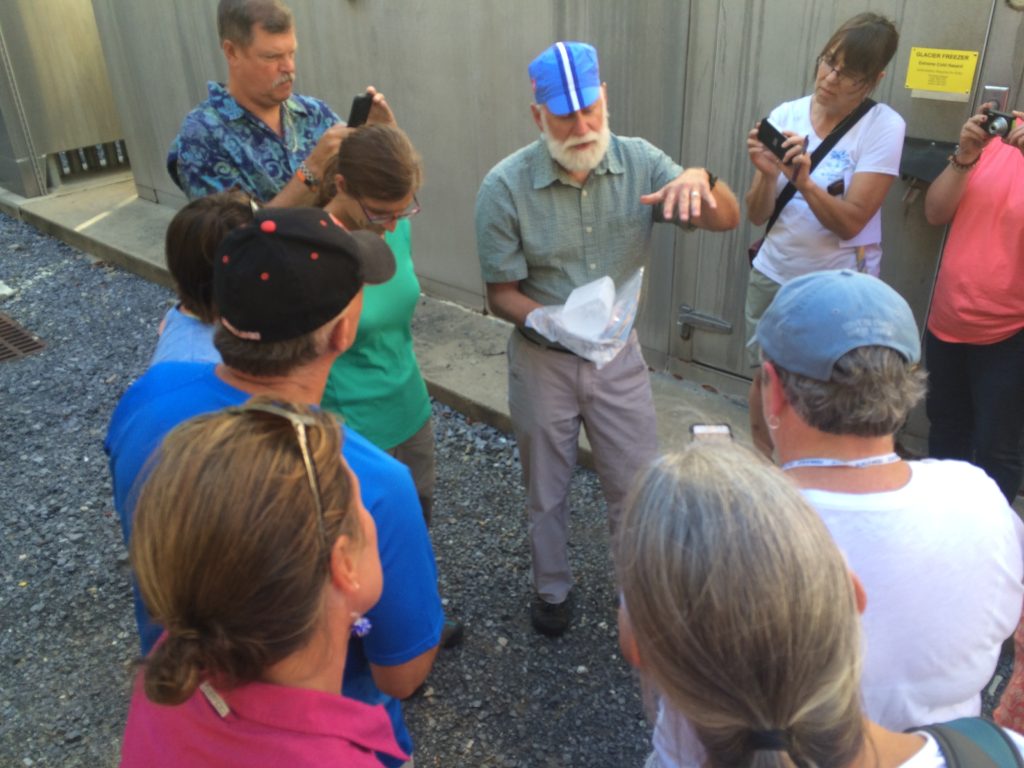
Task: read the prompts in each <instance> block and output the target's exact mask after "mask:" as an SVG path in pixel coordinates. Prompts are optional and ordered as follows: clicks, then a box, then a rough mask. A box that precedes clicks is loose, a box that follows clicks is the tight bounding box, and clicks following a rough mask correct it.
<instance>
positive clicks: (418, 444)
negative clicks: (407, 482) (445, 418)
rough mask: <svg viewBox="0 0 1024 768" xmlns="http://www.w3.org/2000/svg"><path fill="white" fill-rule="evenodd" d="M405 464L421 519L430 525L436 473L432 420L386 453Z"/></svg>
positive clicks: (429, 419)
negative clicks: (410, 476) (421, 513)
mask: <svg viewBox="0 0 1024 768" xmlns="http://www.w3.org/2000/svg"><path fill="white" fill-rule="evenodd" d="M387 453H389V454H390V455H392V456H394V457H395V458H396V459H398V460H399V461H400V462H402V463H403V464H405V466H407V467H408V468H409V471H410V472H411V473H412V481H413V482H414V483H415V484H416V495H417V496H419V497H420V505H421V506H422V507H423V519H424V520H426V521H427V525H428V526H429V525H430V518H431V513H432V511H433V507H434V483H435V481H436V479H437V472H436V467H435V463H434V420H433V419H432V418H428V419H427V421H426V423H425V424H424V425H423V426H422V427H420V428H419V429H418V430H417V431H416V432H415V434H413V435H412V436H411V437H409V438H408V439H406V440H405V441H404V442H401V443H399V444H398V445H396V446H395V447H394V448H391V449H390V450H388V451H387Z"/></svg>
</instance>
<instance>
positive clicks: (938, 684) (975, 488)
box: [654, 459, 1024, 768]
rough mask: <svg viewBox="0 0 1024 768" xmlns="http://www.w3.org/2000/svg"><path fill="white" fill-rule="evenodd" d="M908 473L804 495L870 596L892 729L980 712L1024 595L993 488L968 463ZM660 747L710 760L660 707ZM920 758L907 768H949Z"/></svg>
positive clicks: (871, 668) (873, 692) (1008, 515)
mask: <svg viewBox="0 0 1024 768" xmlns="http://www.w3.org/2000/svg"><path fill="white" fill-rule="evenodd" d="M910 468H911V473H912V474H911V479H910V482H908V483H907V485H905V486H904V487H903V488H900V489H899V490H896V491H890V492H887V493H872V494H851V493H832V492H829V491H816V490H805V491H804V496H805V498H806V499H807V501H808V502H810V504H811V505H812V506H813V507H814V508H815V509H816V510H817V511H818V513H819V514H820V515H821V517H822V519H823V520H824V521H825V524H826V525H827V526H828V528H829V530H830V531H831V533H832V536H833V538H834V539H835V540H836V543H837V544H838V545H839V548H840V549H841V550H842V551H843V553H844V554H845V555H846V559H847V561H848V562H849V564H850V568H851V569H852V570H853V571H854V573H856V574H857V576H858V578H859V579H860V580H861V583H863V585H864V589H865V591H866V592H867V609H866V610H865V612H864V615H863V616H862V617H861V626H862V628H863V630H862V631H863V635H864V641H865V651H864V669H863V673H862V678H861V692H862V695H863V700H864V713H865V715H867V717H868V718H870V719H871V720H874V721H875V722H877V723H878V724H879V725H881V726H882V727H884V728H888V729H890V730H893V731H903V730H906V729H907V728H912V727H915V726H921V725H929V724H931V723H941V722H945V721H947V720H954V719H956V718H958V717H968V716H972V715H977V714H979V713H980V711H981V696H980V693H981V689H982V688H983V687H984V686H985V684H986V683H987V682H988V681H989V680H990V679H991V677H992V673H993V672H994V671H995V667H996V663H997V662H998V660H999V652H1000V647H1001V645H1002V642H1003V640H1005V639H1006V638H1007V637H1009V636H1010V635H1011V634H1013V631H1014V629H1015V628H1016V626H1017V623H1018V621H1019V620H1020V618H1021V604H1022V600H1024V586H1022V579H1024V554H1022V553H1024V525H1022V524H1021V521H1020V519H1019V518H1018V517H1017V515H1016V514H1015V513H1014V512H1013V510H1012V509H1010V507H1009V506H1008V505H1007V503H1006V499H1005V497H1004V496H1003V495H1002V493H1000V491H999V488H998V487H997V486H996V484H995V483H994V482H993V481H992V480H991V479H990V478H989V477H988V475H986V474H985V473H984V472H983V471H982V470H980V469H978V468H977V467H975V466H973V465H971V464H967V463H966V462H962V461H936V460H932V459H926V460H924V461H914V462H910ZM654 750H655V752H656V753H657V754H658V757H659V759H660V760H661V762H662V764H663V765H664V766H666V768H672V766H679V767H680V768H683V767H685V766H691V765H693V766H699V765H700V764H701V762H702V760H703V757H704V750H703V748H702V747H701V746H700V744H699V743H698V742H697V739H696V736H695V735H694V733H693V729H692V726H691V725H690V723H689V722H688V721H687V720H686V719H685V718H683V717H682V716H680V715H679V714H678V713H677V712H675V711H674V710H671V709H668V708H665V707H661V708H659V712H658V720H657V723H656V724H655V728H654ZM919 759H923V758H921V755H920V754H919V755H917V756H915V757H914V759H913V760H911V761H909V762H908V763H906V765H907V767H908V768H910V767H911V766H912V767H913V768H924V766H931V765H936V766H940V765H944V763H942V762H937V763H935V762H931V763H929V762H920V763H918V762H916V761H918V760H919Z"/></svg>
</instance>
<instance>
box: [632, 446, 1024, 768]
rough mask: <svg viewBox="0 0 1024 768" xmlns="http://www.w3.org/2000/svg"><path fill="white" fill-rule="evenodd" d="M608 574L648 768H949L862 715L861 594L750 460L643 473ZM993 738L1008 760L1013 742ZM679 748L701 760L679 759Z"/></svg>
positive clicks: (803, 513) (789, 493) (801, 511)
mask: <svg viewBox="0 0 1024 768" xmlns="http://www.w3.org/2000/svg"><path fill="white" fill-rule="evenodd" d="M615 562H616V567H617V575H618V578H619V582H620V584H621V585H622V600H621V602H620V609H619V631H620V644H621V646H622V650H623V654H624V656H625V657H626V658H627V659H628V660H629V661H630V662H631V663H632V664H633V665H634V666H636V667H637V668H638V669H639V671H640V674H641V676H642V678H643V680H644V681H645V683H646V684H647V685H648V686H649V687H650V688H651V689H653V691H652V692H653V693H655V695H657V696H658V697H660V702H661V706H662V715H663V716H662V718H661V725H662V732H661V735H662V737H663V738H662V739H661V740H660V742H659V740H658V739H657V738H656V751H655V753H653V754H652V755H651V757H650V758H649V759H648V762H647V766H648V768H660V767H661V766H675V765H678V766H685V767H686V768H697V766H700V767H701V768H717V767H718V766H730V767H731V766H753V767H756V768H768V767H769V766H778V767H779V768H783V767H786V768H792V767H793V766H796V768H811V767H812V766H820V767H821V768H824V767H825V766H828V767H829V768H853V766H868V765H871V766H886V767H892V768H895V767H897V766H904V767H905V768H911V767H912V766H913V768H941V767H942V766H946V765H947V761H946V759H945V758H944V757H943V752H942V750H941V749H940V746H939V743H938V742H937V741H936V740H935V738H934V737H933V736H932V735H931V734H930V733H926V732H919V733H910V734H904V733H894V732H892V731H890V730H887V729H885V728H883V727H882V726H880V725H878V724H876V723H875V722H872V720H871V719H869V717H868V716H866V715H865V713H864V712H863V710H862V706H861V700H860V687H859V682H860V681H859V678H860V669H861V664H860V661H861V652H860V646H861V642H860V634H859V630H858V626H857V612H858V611H863V610H864V608H865V604H866V598H865V594H864V590H863V588H862V587H861V585H860V583H859V581H858V579H857V577H856V576H854V575H853V574H851V573H850V572H849V571H848V570H847V567H846V563H845V560H844V558H843V556H842V554H841V553H840V551H839V549H838V548H837V547H836V545H835V543H834V541H833V540H832V538H831V536H830V535H829V531H828V529H827V528H826V527H825V525H823V524H822V521H821V519H820V517H819V516H818V515H817V514H816V513H815V512H814V510H813V509H812V508H811V507H810V506H809V505H808V504H807V502H806V501H805V500H804V499H803V498H801V495H800V492H799V490H798V489H797V488H796V487H794V486H793V485H792V483H790V482H789V481H788V480H787V478H786V477H785V476H784V475H783V474H782V473H781V472H780V471H779V470H778V469H776V468H774V467H772V466H770V465H768V464H767V463H766V462H764V461H763V460H760V459H759V458H758V457H757V456H755V455H754V453H753V452H752V451H749V450H747V449H745V448H741V447H739V446H737V445H735V444H732V443H712V442H705V443H697V444H693V445H691V446H690V447H689V448H688V449H687V450H685V451H683V452H682V453H680V454H675V455H669V456H665V457H663V458H661V459H659V460H657V461H656V462H654V463H653V464H652V465H651V466H650V467H649V468H648V469H647V470H646V471H645V472H643V473H642V474H641V476H640V477H639V478H638V481H637V485H636V487H635V489H634V491H633V494H632V495H631V497H630V499H629V501H628V503H627V505H626V511H625V513H624V515H623V518H622V523H621V528H620V533H619V538H618V540H617V547H616V558H615ZM949 661H951V662H953V661H954V659H952V658H951V659H949ZM671 724H675V725H676V726H678V727H680V728H682V729H685V731H684V732H683V733H679V732H678V731H675V730H669V729H670V727H671ZM666 732H667V733H666ZM993 734H994V735H995V737H996V739H997V740H999V736H998V733H996V732H994V731H993ZM1004 734H1005V735H1006V736H1007V737H1008V738H1009V740H1010V741H1011V743H1012V744H1013V745H1014V746H1013V747H1010V748H1008V749H1006V754H1009V753H1010V750H1011V749H1013V750H1015V751H1017V752H1020V750H1021V747H1022V746H1024V738H1022V737H1020V736H1018V735H1017V734H1013V733H1009V732H1004ZM666 735H667V737H668V738H665V736H666ZM689 737H696V742H699V748H697V749H695V750H691V751H692V752H695V754H691V755H690V756H687V757H685V758H683V757H680V752H679V750H678V749H676V748H675V747H676V745H678V743H679V741H678V740H679V739H680V738H683V739H686V738H689ZM948 764H949V765H955V764H956V763H954V762H953V761H952V760H950V761H949V763H948ZM971 764H972V765H977V763H971Z"/></svg>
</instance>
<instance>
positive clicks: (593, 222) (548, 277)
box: [476, 135, 683, 304]
mask: <svg viewBox="0 0 1024 768" xmlns="http://www.w3.org/2000/svg"><path fill="white" fill-rule="evenodd" d="M682 172H683V169H682V168H681V167H680V166H679V165H677V164H676V163H675V162H674V161H673V160H672V159H671V158H670V157H669V156H668V155H666V154H665V153H664V152H662V151H661V150H660V149H658V148H657V147H655V146H653V145H652V144H650V143H649V142H647V141H644V140H643V139H639V138H624V137H619V136H615V135H612V137H611V143H610V144H609V146H608V152H607V153H606V154H605V156H604V159H602V160H601V163H600V164H599V165H598V166H597V168H595V169H594V170H593V172H591V174H590V176H589V177H588V178H587V180H586V182H585V183H584V184H583V185H582V186H579V185H577V184H576V182H574V181H573V180H572V179H571V178H570V177H569V176H568V174H566V173H565V172H564V171H563V170H562V169H561V168H560V167H559V166H558V165H557V164H556V163H555V162H554V161H553V160H552V159H551V155H550V153H549V152H548V148H547V146H546V145H545V144H544V142H543V141H540V140H538V141H536V142H534V143H533V144H530V145H528V146H526V147H523V148H522V149H520V150H519V151H517V152H515V153H513V154H511V155H509V156H508V157H506V158H505V159H504V160H502V161H501V162H500V163H498V164H497V165H496V166H494V168H492V169H491V171H490V173H488V174H487V176H486V177H485V178H484V181H483V184H481V185H480V191H479V193H478V194H477V198H476V242H477V253H478V255H479V257H480V267H481V270H482V272H483V277H484V281H485V282H488V283H509V282H516V281H519V282H520V290H522V292H523V293H524V294H526V295H527V296H529V297H530V298H531V299H533V300H534V301H538V302H540V303H541V304H564V303H565V300H566V298H567V297H568V296H569V294H570V293H571V292H572V290H573V289H574V288H577V287H578V286H581V285H585V284H586V283H589V282H591V281H593V280H596V279H597V278H599V277H603V276H604V275H608V276H609V277H611V278H612V280H614V281H615V284H616V286H618V285H621V284H622V283H623V282H624V281H625V280H626V279H627V278H629V277H630V276H631V275H632V274H633V273H634V272H635V271H636V270H637V269H639V268H640V267H641V266H643V265H644V262H645V261H646V259H647V253H648V245H649V243H650V239H651V227H652V226H653V222H654V219H653V208H652V206H649V205H644V204H642V203H641V202H640V196H641V195H646V194H648V193H650V192H655V191H657V190H659V189H661V188H662V187H663V186H664V185H665V184H667V183H668V182H670V181H672V179H674V178H676V176H678V175H679V174H681V173H682Z"/></svg>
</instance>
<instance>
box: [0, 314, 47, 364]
mask: <svg viewBox="0 0 1024 768" xmlns="http://www.w3.org/2000/svg"><path fill="white" fill-rule="evenodd" d="M44 346H46V345H45V344H43V342H42V340H41V339H39V338H37V337H36V336H33V335H32V334H31V333H29V332H28V331H26V330H25V329H24V328H22V327H21V326H20V325H18V324H17V323H16V322H14V321H13V320H11V318H9V317H8V316H7V315H5V314H4V313H3V312H0V363H2V362H6V361H7V360H17V359H18V358H20V357H25V355H30V354H32V353H33V352H38V351H39V350H40V349H42V348H43V347H44Z"/></svg>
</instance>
